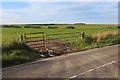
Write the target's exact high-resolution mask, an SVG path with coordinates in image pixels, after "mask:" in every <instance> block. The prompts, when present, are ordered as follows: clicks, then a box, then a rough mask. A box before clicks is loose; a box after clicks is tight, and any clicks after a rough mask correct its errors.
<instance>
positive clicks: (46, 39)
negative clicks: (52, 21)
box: [20, 32, 82, 57]
mask: <svg viewBox="0 0 120 80" xmlns="http://www.w3.org/2000/svg"><path fill="white" fill-rule="evenodd" d="M81 34H82V33H80V32H71V33H56V34H55V33H54V34H45V33H44V32H37V33H25V34H24V35H21V36H20V41H23V42H24V43H25V44H26V45H27V46H29V47H30V48H32V49H34V50H36V51H38V52H39V53H40V55H41V56H43V57H44V56H57V55H61V54H64V53H72V52H78V51H80V50H79V49H77V48H76V47H74V46H75V44H74V41H79V40H80V39H82V37H81Z"/></svg>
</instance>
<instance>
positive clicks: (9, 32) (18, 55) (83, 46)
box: [0, 24, 120, 67]
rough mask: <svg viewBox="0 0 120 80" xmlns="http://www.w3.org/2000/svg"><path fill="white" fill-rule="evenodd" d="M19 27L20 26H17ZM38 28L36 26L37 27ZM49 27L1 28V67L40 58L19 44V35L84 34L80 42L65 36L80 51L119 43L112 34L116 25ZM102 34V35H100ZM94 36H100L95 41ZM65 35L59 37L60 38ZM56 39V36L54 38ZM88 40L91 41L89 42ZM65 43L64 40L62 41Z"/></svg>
mask: <svg viewBox="0 0 120 80" xmlns="http://www.w3.org/2000/svg"><path fill="white" fill-rule="evenodd" d="M19 26H20V25H19ZM37 26H38V25H37ZM48 26H49V25H47V26H40V27H41V28H2V32H1V31H0V32H1V33H2V50H3V52H2V54H3V55H2V62H3V67H7V66H12V65H16V64H21V63H24V62H29V61H33V60H36V59H39V58H40V56H39V55H38V53H37V52H35V51H34V50H31V49H30V48H29V47H27V46H26V45H24V44H23V43H19V35H20V34H24V33H31V32H45V34H53V33H54V34H56V33H64V32H65V33H66V32H70V33H71V32H84V33H85V39H83V40H80V38H79V36H78V37H72V35H71V36H70V35H68V36H67V41H68V42H69V41H70V42H71V43H74V44H75V46H74V47H76V48H79V49H80V50H87V49H91V48H96V47H103V46H107V45H113V44H118V43H119V42H120V35H118V34H114V33H113V32H118V26H117V25H100V24H99V25H98V24H87V25H67V24H66V25H53V26H55V27H58V28H55V29H49V28H48ZM68 26H74V27H75V29H68V28H67V27H68ZM102 33H103V34H102ZM94 35H101V36H98V38H100V39H102V40H100V41H97V40H96V37H94ZM62 36H65V35H61V36H59V37H62ZM54 37H58V36H54ZM89 40H91V41H90V42H89ZM64 41H65V40H64Z"/></svg>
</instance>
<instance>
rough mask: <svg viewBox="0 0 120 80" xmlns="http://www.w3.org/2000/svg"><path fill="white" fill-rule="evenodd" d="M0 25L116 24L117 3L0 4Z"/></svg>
mask: <svg viewBox="0 0 120 80" xmlns="http://www.w3.org/2000/svg"><path fill="white" fill-rule="evenodd" d="M0 18H2V24H9V23H10V24H13V23H21V24H22V23H76V22H80V23H81V22H85V23H91V24H92V23H95V24H117V23H118V3H117V2H2V7H0Z"/></svg>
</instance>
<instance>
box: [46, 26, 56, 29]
mask: <svg viewBox="0 0 120 80" xmlns="http://www.w3.org/2000/svg"><path fill="white" fill-rule="evenodd" d="M48 28H49V29H56V28H58V27H52V26H49V27H48Z"/></svg>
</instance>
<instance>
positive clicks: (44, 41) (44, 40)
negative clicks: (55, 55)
mask: <svg viewBox="0 0 120 80" xmlns="http://www.w3.org/2000/svg"><path fill="white" fill-rule="evenodd" d="M43 43H44V51H46V39H45V33H44V32H43Z"/></svg>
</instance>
